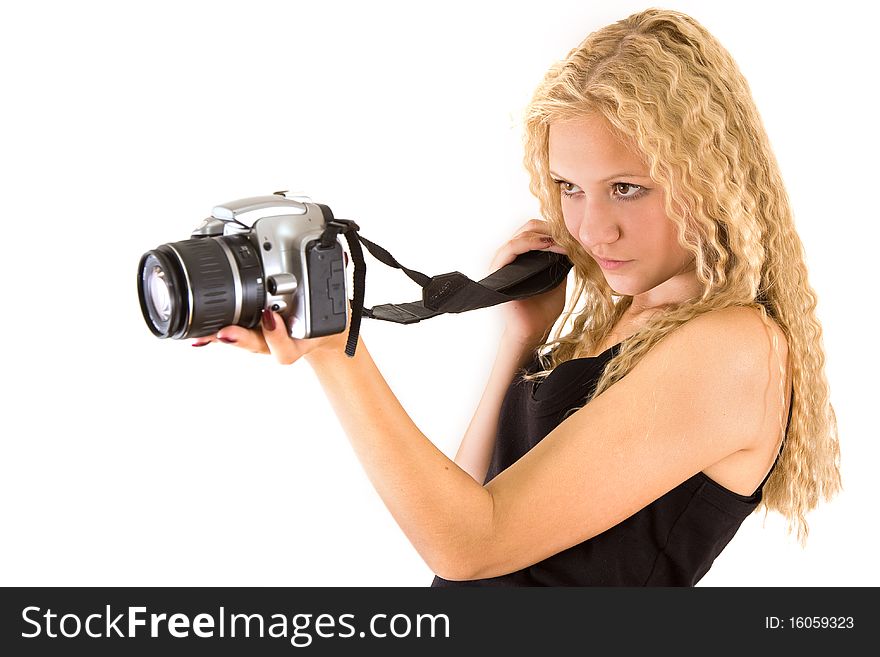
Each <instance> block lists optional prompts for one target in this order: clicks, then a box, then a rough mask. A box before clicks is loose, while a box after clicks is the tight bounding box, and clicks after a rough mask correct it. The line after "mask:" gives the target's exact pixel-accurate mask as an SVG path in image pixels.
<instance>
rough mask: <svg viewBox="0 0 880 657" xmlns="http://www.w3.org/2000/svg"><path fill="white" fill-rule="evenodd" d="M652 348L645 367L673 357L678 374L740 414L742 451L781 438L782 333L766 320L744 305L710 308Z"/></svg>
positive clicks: (785, 376)
mask: <svg viewBox="0 0 880 657" xmlns="http://www.w3.org/2000/svg"><path fill="white" fill-rule="evenodd" d="M655 350H656V351H657V354H655V355H654V357H653V358H652V357H650V354H649V355H648V356H646V358H645V359H644V360H645V365H646V369H650V368H660V367H662V366H663V363H664V362H665V361H668V360H669V359H676V360H679V361H680V362H681V363H682V364H683V366H684V370H683V371H685V372H687V371H690V372H691V374H692V376H694V377H695V378H699V379H701V380H703V381H704V382H705V384H706V385H712V386H715V387H716V388H717V389H719V390H722V391H724V398H726V399H727V401H728V403H729V408H731V409H738V413H739V414H740V420H741V422H742V424H741V426H740V430H741V435H742V438H743V445H742V448H743V449H755V448H757V449H759V450H761V449H762V448H763V446H765V445H767V446H769V447H772V444H776V443H778V441H779V440H781V435H779V431H778V429H779V426H778V425H779V422H778V417H779V414H780V413H787V410H788V408H787V406H788V390H789V389H790V387H791V381H790V364H789V357H788V341H787V339H786V336H785V332H784V331H783V330H782V328H781V327H780V326H779V325H778V324H777V323H776V322H775V321H774V320H773V319H772V318H771V317H769V316H768V317H767V320H766V323H765V321H764V319H763V318H762V317H761V313H760V312H759V311H758V310H757V309H755V308H750V307H745V306H735V307H729V308H723V309H720V310H714V311H711V312H708V313H704V314H702V315H698V316H697V317H695V318H694V319H692V320H690V321H688V322H686V323H685V324H684V325H682V326H681V327H680V328H679V329H677V330H676V331H674V332H673V333H672V334H670V335H669V336H668V337H667V339H666V340H663V341H662V342H661V343H660V344H658V345H657V346H656V347H655ZM652 351H653V350H652ZM679 371H682V370H679ZM719 410H721V409H719Z"/></svg>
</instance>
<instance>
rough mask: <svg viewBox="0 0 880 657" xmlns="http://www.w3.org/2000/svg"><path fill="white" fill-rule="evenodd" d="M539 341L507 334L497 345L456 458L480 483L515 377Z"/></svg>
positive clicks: (486, 469)
mask: <svg viewBox="0 0 880 657" xmlns="http://www.w3.org/2000/svg"><path fill="white" fill-rule="evenodd" d="M540 342H541V340H540V339H538V338H536V339H535V340H530V341H522V340H515V339H513V338H511V337H509V336H508V335H507V334H506V333H505V334H504V335H503V336H502V338H501V341H500V343H499V345H498V353H497V356H496V357H495V363H494V365H493V366H492V373H491V374H490V375H489V380H488V382H487V383H486V388H485V390H484V392H483V396H482V398H481V399H480V403H479V405H478V406H477V410H476V412H475V413H474V417H473V419H472V420H471V422H470V425H468V428H467V431H466V432H465V435H464V437H463V438H462V441H461V445H460V446H459V448H458V452H457V453H456V455H455V462H456V463H457V464H458V465H459V466H460V467H461V468H463V469H464V470H465V472H467V473H468V474H470V475H471V477H473V478H474V480H476V481H477V482H479V483H481V484H482V483H483V481H484V480H485V478H486V472H487V471H488V470H489V463H490V462H491V460H492V451H493V449H494V446H495V440H496V436H497V433H498V418H499V415H500V413H501V404H502V403H503V401H504V396H505V394H506V393H507V389H508V388H509V387H510V383H511V381H513V377H514V375H515V374H516V372H517V371H518V370H519V369H520V368H521V367H523V366H524V365H525V364H526V363H527V362H528V360H529V358H530V357H531V354H532V352H533V351H534V349H535V347H537V345H538V344H539V343H540Z"/></svg>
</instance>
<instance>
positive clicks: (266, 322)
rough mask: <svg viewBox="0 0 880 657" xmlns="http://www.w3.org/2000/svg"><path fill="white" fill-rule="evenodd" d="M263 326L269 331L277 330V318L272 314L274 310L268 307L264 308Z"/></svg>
mask: <svg viewBox="0 0 880 657" xmlns="http://www.w3.org/2000/svg"><path fill="white" fill-rule="evenodd" d="M263 328H264V329H266V330H267V331H274V330H275V318H274V317H273V316H272V311H271V310H269V309H268V308H264V309H263Z"/></svg>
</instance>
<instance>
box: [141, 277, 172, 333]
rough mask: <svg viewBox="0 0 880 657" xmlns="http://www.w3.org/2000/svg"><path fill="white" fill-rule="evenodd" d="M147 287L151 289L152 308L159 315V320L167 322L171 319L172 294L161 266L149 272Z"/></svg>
mask: <svg viewBox="0 0 880 657" xmlns="http://www.w3.org/2000/svg"><path fill="white" fill-rule="evenodd" d="M147 275H148V277H149V278H148V279H147V285H148V286H149V289H150V301H151V304H150V307H151V308H152V309H153V310H154V311H155V313H156V315H158V317H159V320H160V321H163V322H167V321H168V320H169V319H170V318H171V292H170V291H169V290H168V283H166V282H165V271H164V270H163V269H162V267H160V266H159V265H153V267H152V269H151V270H150V271H149V273H148V274H147Z"/></svg>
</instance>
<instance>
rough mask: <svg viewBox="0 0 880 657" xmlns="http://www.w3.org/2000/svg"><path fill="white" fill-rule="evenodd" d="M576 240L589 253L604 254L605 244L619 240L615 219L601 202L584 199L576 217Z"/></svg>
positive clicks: (618, 228)
mask: <svg viewBox="0 0 880 657" xmlns="http://www.w3.org/2000/svg"><path fill="white" fill-rule="evenodd" d="M577 238H578V241H579V242H580V243H581V244H582V245H583V246H584V248H586V249H588V250H589V251H590V252H596V251H599V252H605V250H606V249H605V245H606V244H613V243H614V242H616V241H617V240H618V239H620V227H619V226H618V222H617V218H616V217H615V216H614V213H613V212H611V211H610V210H609V208H608V207H607V206H605V204H603V203H602V201H600V200H597V199H595V198H592V199H591V198H585V199H584V200H583V203H582V204H581V208H580V215H579V216H578V217H577Z"/></svg>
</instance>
